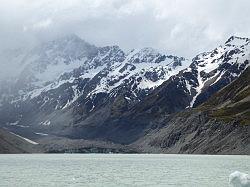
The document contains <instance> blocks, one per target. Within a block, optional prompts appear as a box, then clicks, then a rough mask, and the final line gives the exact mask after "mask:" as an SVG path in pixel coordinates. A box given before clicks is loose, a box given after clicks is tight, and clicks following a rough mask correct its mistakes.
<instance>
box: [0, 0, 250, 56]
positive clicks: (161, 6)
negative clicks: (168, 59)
mask: <svg viewBox="0 0 250 187" xmlns="http://www.w3.org/2000/svg"><path fill="white" fill-rule="evenodd" d="M0 3H1V7H0V14H1V16H0V28H1V30H0V42H1V43H4V44H5V45H4V46H5V47H13V46H20V45H21V44H25V45H27V43H28V42H31V43H32V44H34V43H37V42H42V41H44V40H50V39H53V38H54V37H57V36H60V35H64V34H67V33H76V34H78V35H79V36H81V37H82V38H83V39H85V40H86V41H89V42H90V43H94V44H96V45H112V44H117V45H120V46H121V47H122V48H125V49H131V48H137V47H143V46H151V47H155V48H159V49H161V50H165V51H168V52H169V53H174V54H177V55H182V56H188V57H192V56H194V55H195V54H197V53H199V52H202V51H206V50H210V49H212V48H213V47H216V46H217V45H219V44H220V43H223V42H224V41H225V40H226V39H227V38H228V37H229V36H230V35H234V34H237V35H241V36H250V22H249V17H250V12H249V10H248V9H249V7H250V1H249V0H237V1H236V0H188V1H187V0H71V1H68V0H39V1H33V0H18V1H16V0H8V1H6V0H0ZM24 31H25V32H24Z"/></svg>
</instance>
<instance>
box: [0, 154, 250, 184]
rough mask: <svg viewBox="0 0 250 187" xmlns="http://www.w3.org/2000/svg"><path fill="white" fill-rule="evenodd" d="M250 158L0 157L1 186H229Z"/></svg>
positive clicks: (246, 169) (247, 167)
mask: <svg viewBox="0 0 250 187" xmlns="http://www.w3.org/2000/svg"><path fill="white" fill-rule="evenodd" d="M236 170H237V171H241V172H244V173H249V171H250V157H249V156H207V155H165V154H17V155H0V186H11V187H12V186H21V187H26V186H32V187H33V186H46V187H47V186H83V187H88V186H90V187H92V186H94V187H95V186H98V187H102V186H103V187H113V186H114V187H120V186H122V187H123V186H143V187H145V186H150V187H151V186H162V187H163V186H164V187H166V186H171V187H175V186H178V187H179V186H184V187H196V186H197V187H203V186H205V187H206V186H209V187H217V186H218V187H223V186H229V182H228V176H229V175H230V174H231V173H232V172H234V171H236Z"/></svg>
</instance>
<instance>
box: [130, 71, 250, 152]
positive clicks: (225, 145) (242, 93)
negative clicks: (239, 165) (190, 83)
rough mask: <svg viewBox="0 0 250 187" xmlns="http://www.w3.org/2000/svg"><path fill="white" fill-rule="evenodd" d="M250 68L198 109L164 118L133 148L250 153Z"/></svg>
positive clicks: (145, 150) (157, 150)
mask: <svg viewBox="0 0 250 187" xmlns="http://www.w3.org/2000/svg"><path fill="white" fill-rule="evenodd" d="M249 112H250V68H248V69H247V70H246V71H245V72H244V73H243V74H242V75H241V76H240V77H239V78H238V79H236V80H235V81H234V82H232V83H231V84H230V85H228V86H227V87H225V88H223V89H222V90H220V91H219V92H218V93H216V94H214V95H213V96H212V97H211V98H210V99H209V100H208V101H207V102H205V103H204V104H203V105H201V106H199V107H197V108H195V109H187V110H184V111H183V112H180V113H177V114H174V115H172V116H168V117H165V119H164V120H163V121H162V123H161V125H160V127H159V128H156V129H155V130H151V131H150V132H149V133H148V134H147V135H146V136H144V137H143V138H141V139H139V140H138V141H136V142H135V143H133V146H135V147H140V150H141V151H142V152H164V153H196V154H250V113H249Z"/></svg>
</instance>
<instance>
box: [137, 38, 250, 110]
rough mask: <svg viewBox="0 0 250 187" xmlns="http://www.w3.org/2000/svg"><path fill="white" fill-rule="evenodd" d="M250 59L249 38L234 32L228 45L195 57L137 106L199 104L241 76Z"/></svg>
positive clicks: (166, 107) (159, 107)
mask: <svg viewBox="0 0 250 187" xmlns="http://www.w3.org/2000/svg"><path fill="white" fill-rule="evenodd" d="M249 62H250V44H249V39H248V38H240V37H236V36H232V37H231V38H229V40H228V41H227V42H226V43H225V44H224V45H222V46H219V47H218V48H216V49H214V50H212V51H210V52H205V53H201V54H199V55H197V56H196V57H195V58H193V59H192V63H191V64H190V66H189V67H188V68H186V69H184V70H182V71H180V72H179V73H178V74H177V75H175V76H172V77H171V78H170V79H169V80H167V81H166V82H164V83H163V84H162V85H161V86H159V87H158V88H156V89H155V90H154V91H153V92H152V94H151V95H150V96H148V97H147V98H145V101H146V102H145V103H143V104H141V105H140V106H138V108H137V110H138V111H139V109H140V110H142V111H143V109H145V108H147V110H151V109H152V108H153V107H154V111H157V112H159V111H164V112H167V113H172V112H178V111H180V110H183V109H185V108H189V107H196V106H197V105H199V104H201V103H203V102H204V101H206V100H207V99H208V98H209V97H210V96H211V95H212V94H214V93H215V92H217V91H218V90H220V89H221V88H223V87H224V86H226V85H228V84H229V83H230V82H232V81H233V80H234V79H235V78H237V77H238V76H239V75H240V74H241V73H242V72H243V71H244V70H245V69H246V68H247V67H248V66H249ZM150 106H153V107H150ZM156 108H157V110H156Z"/></svg>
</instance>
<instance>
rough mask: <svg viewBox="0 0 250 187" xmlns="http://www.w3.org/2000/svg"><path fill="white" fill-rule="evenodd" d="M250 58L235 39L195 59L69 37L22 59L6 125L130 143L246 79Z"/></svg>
mask: <svg viewBox="0 0 250 187" xmlns="http://www.w3.org/2000/svg"><path fill="white" fill-rule="evenodd" d="M249 60H250V44H249V39H247V38H240V37H235V36H233V37H231V38H230V39H229V40H228V41H227V42H226V43H225V44H224V45H222V46H219V47H218V48H216V49H214V50H212V51H210V52H205V53H201V54H199V55H197V56H196V57H195V58H193V59H192V61H189V60H186V59H185V58H183V57H177V56H173V55H168V54H162V53H160V52H158V51H157V50H155V49H152V48H143V49H137V50H132V51H130V52H129V53H125V52H124V51H123V50H121V49H120V48H119V47H118V46H106V47H96V46H93V45H90V44H88V43H87V42H85V41H83V40H82V39H80V38H79V37H77V36H75V35H72V36H67V37H64V38H61V39H58V40H55V41H52V42H49V43H45V44H43V45H41V46H38V47H36V48H35V49H33V50H31V51H30V52H28V53H27V54H26V55H24V57H23V59H22V60H20V62H22V65H23V68H22V69H21V72H20V74H19V75H18V76H17V77H16V79H15V81H14V83H13V84H12V86H11V87H10V86H8V89H6V88H5V89H4V90H5V93H1V97H0V101H1V105H0V113H1V116H0V121H1V123H2V124H6V126H7V127H9V126H15V127H16V126H20V127H25V128H35V129H40V131H42V132H45V133H48V132H50V133H53V134H56V135H58V134H59V135H60V136H69V137H74V138H87V139H88V138H90V139H92V138H93V139H95V138H100V139H107V140H112V141H115V142H119V143H128V142H131V141H134V140H136V138H138V136H139V135H141V133H143V130H144V129H145V128H146V127H147V126H148V125H151V123H153V122H152V119H154V120H155V118H157V117H158V116H160V115H169V114H172V113H175V112H179V111H181V110H184V109H185V108H191V107H196V106H197V105H199V104H201V103H203V102H204V101H206V100H207V99H208V98H209V97H210V96H211V95H212V94H213V93H215V92H217V91H218V90H220V89H221V88H223V87H224V86H226V85H228V84H229V83H230V82H232V81H233V80H234V79H236V78H237V77H239V75H240V74H241V73H242V72H243V71H244V70H245V69H246V68H247V67H248V66H249ZM4 85H5V84H4ZM5 86H6V85H5ZM6 90H7V92H6ZM157 119H158V118H157Z"/></svg>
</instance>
